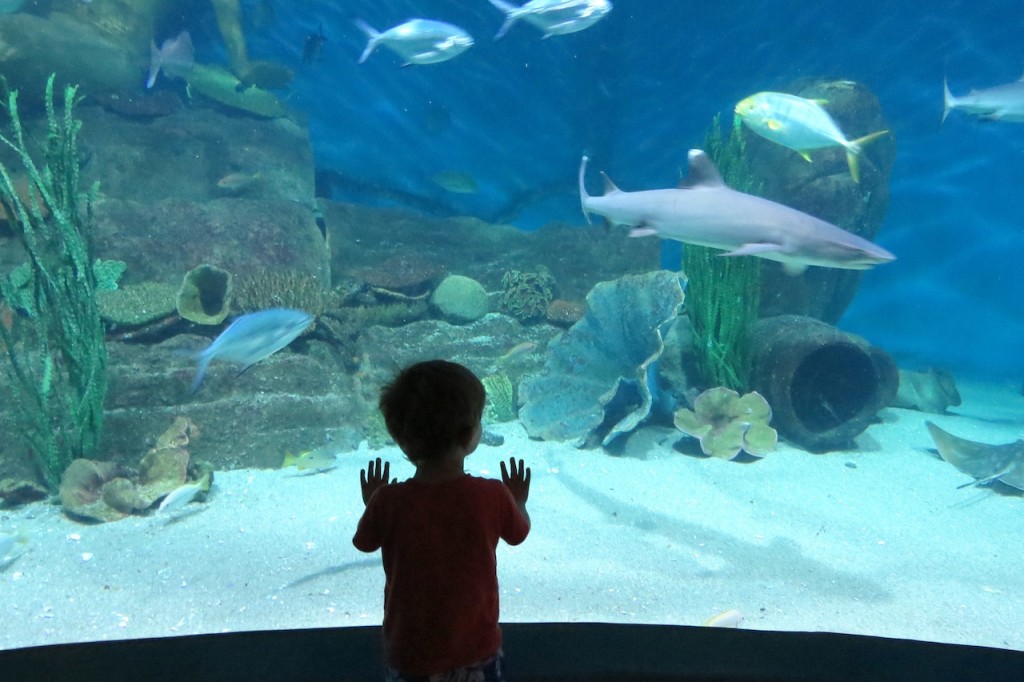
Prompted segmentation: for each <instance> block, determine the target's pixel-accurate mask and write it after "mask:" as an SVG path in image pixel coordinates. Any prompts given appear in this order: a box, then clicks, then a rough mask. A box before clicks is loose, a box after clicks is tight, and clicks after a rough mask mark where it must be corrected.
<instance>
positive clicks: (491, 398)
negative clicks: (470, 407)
mask: <svg viewBox="0 0 1024 682" xmlns="http://www.w3.org/2000/svg"><path fill="white" fill-rule="evenodd" d="M481 382H482V383H483V385H484V390H486V391H487V402H486V403H485V404H484V417H483V421H484V423H485V424H501V423H504V422H510V421H512V420H514V419H515V418H516V400H515V388H514V387H513V386H512V380H511V379H509V377H508V375H507V374H489V375H487V376H485V377H484V378H483V379H481Z"/></svg>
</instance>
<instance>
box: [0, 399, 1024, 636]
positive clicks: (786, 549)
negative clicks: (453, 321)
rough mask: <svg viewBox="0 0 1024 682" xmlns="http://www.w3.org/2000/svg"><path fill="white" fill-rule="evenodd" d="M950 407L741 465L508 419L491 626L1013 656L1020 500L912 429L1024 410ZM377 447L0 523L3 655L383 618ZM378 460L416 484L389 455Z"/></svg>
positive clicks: (1023, 514) (988, 421) (1006, 434)
mask: <svg viewBox="0 0 1024 682" xmlns="http://www.w3.org/2000/svg"><path fill="white" fill-rule="evenodd" d="M961 392H962V394H963V396H964V406H963V407H961V408H957V409H956V410H955V411H956V413H957V414H955V415H948V416H935V415H924V414H921V413H918V412H913V411H907V410H896V409H890V410H885V411H884V412H883V413H882V416H883V419H884V423H882V424H877V425H874V426H872V427H870V428H869V429H868V430H867V431H866V432H865V433H864V434H863V435H862V436H861V437H860V438H859V439H858V446H859V449H858V450H857V451H850V452H835V453H830V454H826V455H812V454H807V453H805V452H802V451H800V450H796V449H794V448H791V447H789V446H786V445H780V447H779V448H778V449H777V450H776V451H775V452H773V453H772V454H771V455H769V456H768V457H766V458H764V459H763V460H760V461H755V462H751V463H735V462H725V461H720V460H715V459H704V458H700V457H694V456H689V455H685V454H681V453H680V452H677V451H676V450H673V449H672V448H671V447H669V446H665V445H658V444H657V438H656V437H654V436H656V433H655V432H654V431H651V432H649V433H648V434H646V435H645V434H641V435H639V436H637V437H636V438H637V440H635V441H634V442H633V443H632V445H631V447H630V451H631V452H635V451H637V450H638V449H640V450H644V452H643V456H622V457H613V456H610V455H608V454H606V453H604V452H603V451H601V450H590V451H581V450H576V449H574V448H571V447H567V446H565V445H561V444H555V443H542V442H535V441H531V440H529V439H528V438H527V437H526V436H525V433H524V431H523V430H522V428H521V426H520V425H519V424H518V423H513V424H506V425H501V426H499V427H497V428H495V429H493V430H494V431H496V432H498V433H501V434H502V435H504V436H505V444H504V445H502V446H501V447H496V448H490V447H483V446H482V447H481V448H480V449H479V450H478V451H477V453H476V454H474V455H473V456H472V457H471V458H470V459H469V460H467V465H468V468H469V470H470V472H471V473H474V474H479V475H488V476H497V475H498V463H499V461H501V460H502V459H507V458H508V457H511V456H514V457H523V458H525V459H526V461H527V463H528V464H529V465H530V466H531V467H532V469H533V489H532V490H531V494H530V502H529V509H530V513H531V516H532V519H533V530H532V532H531V534H530V537H529V538H528V539H527V541H526V542H525V543H524V544H522V545H520V546H519V547H513V548H510V547H506V546H501V547H500V548H499V550H498V563H499V579H500V583H501V599H502V619H503V620H506V621H537V622H539V621H605V622H636V623H676V624H699V623H702V622H703V621H704V620H705V619H707V618H708V617H710V616H713V615H715V614H717V613H719V612H721V611H724V610H727V609H738V610H739V611H740V612H742V613H743V615H744V619H743V621H742V623H741V624H740V627H745V628H752V629H770V630H811V631H818V630H828V631H836V632H848V633H863V634H876V635H885V636H893V637H906V638H913V639H925V640H934V641H942V642H957V643H970V644H980V645H986V646H995V647H1004V648H1012V649H1022V650H1024V615H1022V614H1024V590H1021V585H1022V584H1024V568H1022V564H1021V547H1024V496H1021V495H1017V494H1013V493H1012V489H1009V488H1005V487H1004V488H1002V489H1001V492H993V491H991V490H989V489H987V488H978V487H973V486H972V487H967V488H962V489H960V488H958V486H960V485H961V484H964V483H968V482H970V481H971V479H970V478H969V477H968V476H966V475H965V474H962V473H960V472H959V471H957V470H956V469H954V468H953V467H952V466H950V465H949V464H946V463H945V462H943V461H941V460H939V459H937V458H936V456H935V455H934V453H930V452H929V448H932V447H933V446H932V443H931V440H930V438H929V436H928V433H927V431H926V429H925V428H924V426H923V424H924V421H925V420H926V419H932V420H934V421H935V422H937V423H938V424H939V425H940V426H943V427H944V428H946V429H948V430H949V431H951V432H953V433H954V434H956V435H958V436H961V437H964V438H970V439H974V440H978V441H984V442H989V443H1008V442H1011V441H1014V440H1016V439H1017V438H1020V437H1021V436H1022V435H1024V397H1022V396H1021V395H1020V394H1019V386H1009V385H1005V386H993V385H990V384H989V385H983V384H966V385H961ZM644 438H647V439H648V440H649V442H650V443H651V445H650V446H649V447H648V448H638V447H637V444H638V443H639V442H640V441H642V440H643V439H644ZM369 454H370V453H368V452H361V453H352V454H349V455H345V456H342V457H340V458H339V466H338V467H337V468H336V469H334V470H332V471H330V472H327V473H323V474H317V475H312V476H295V475H294V474H293V470H282V471H270V470H239V471H227V472H218V473H217V474H216V482H215V487H214V490H213V492H212V494H211V496H210V498H209V501H208V502H207V503H205V504H194V505H191V506H190V507H189V508H187V509H186V511H184V512H182V513H180V514H179V515H177V516H173V517H164V516H150V517H138V518H130V519H126V520H123V521H119V522H115V523H108V524H101V525H82V524H80V523H76V522H74V521H71V520H69V519H67V518H66V517H64V516H63V514H62V513H61V511H60V509H59V508H58V507H56V506H52V505H48V504H44V503H40V504H34V505H29V506H27V507H24V508H20V509H16V510H7V511H5V512H3V513H2V514H0V530H2V531H5V532H13V531H16V530H18V529H22V530H24V531H25V532H26V533H27V534H28V536H29V538H30V539H29V542H28V544H27V545H26V546H25V547H24V551H23V552H22V553H21V554H20V556H17V557H16V558H14V559H13V560H12V559H8V560H7V561H6V562H4V563H3V564H2V565H0V613H3V614H4V621H5V625H6V626H5V627H4V628H2V629H0V648H5V649H8V648H16V647H24V646H31V645H37V644H51V643H60V642H70V641H83V640H109V639H123V638H136V637H154V636H170V635H184V634H191V633H200V632H227V631H239V630H262V629H274V628H305V627H323V626H345V625H367V624H376V623H379V622H380V620H381V615H382V609H381V607H382V591H383V571H382V570H381V566H380V556H379V554H372V555H365V554H361V553H360V552H358V551H356V550H355V549H354V548H353V547H352V544H351V537H352V533H353V531H354V528H355V524H356V520H357V519H358V517H359V514H360V512H361V510H362V502H361V500H360V494H359V482H358V479H359V469H360V467H362V466H365V464H366V459H367V456H369ZM372 454H373V455H380V456H383V457H386V458H388V459H390V460H391V461H392V463H393V467H396V469H397V470H396V471H395V469H393V471H395V473H396V474H397V475H398V476H399V477H404V476H407V475H409V474H410V473H411V471H412V469H411V466H410V465H409V464H408V463H406V462H405V461H404V460H402V459H401V454H400V453H399V452H398V450H397V449H394V448H390V449H385V450H381V451H378V452H375V453H372ZM396 465H397V466H396ZM1008 493H1009V494H1008Z"/></svg>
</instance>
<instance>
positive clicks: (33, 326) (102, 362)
mask: <svg viewBox="0 0 1024 682" xmlns="http://www.w3.org/2000/svg"><path fill="white" fill-rule="evenodd" d="M53 83H54V77H53V76H52V75H51V76H50V78H49V80H47V83H46V95H45V103H46V119H47V135H46V141H45V145H43V159H44V166H43V168H39V167H38V166H37V165H36V163H35V161H34V160H33V159H32V156H31V155H30V153H29V149H30V148H35V146H36V144H35V143H34V142H33V143H32V144H29V141H27V140H25V136H24V132H23V129H22V125H21V118H20V116H19V113H18V104H17V102H18V93H17V92H16V91H12V92H8V93H7V97H6V102H5V104H6V113H7V115H8V122H9V125H10V133H9V137H8V136H3V135H0V141H2V142H3V144H5V145H6V146H7V147H9V148H10V149H11V150H12V151H14V152H15V154H16V156H17V157H18V159H19V161H20V163H21V165H22V167H23V168H24V170H25V173H26V175H27V177H28V179H29V181H30V191H29V192H28V194H29V201H27V202H26V201H23V200H22V197H21V196H20V195H19V194H18V192H17V191H16V189H15V186H14V184H13V181H12V177H11V171H10V170H9V169H8V167H7V166H6V165H2V164H0V204H2V205H3V207H4V210H5V212H6V213H7V215H8V216H12V217H13V221H12V222H11V227H12V230H13V232H14V234H15V236H16V237H17V238H18V239H19V240H20V241H21V242H22V244H23V246H24V247H25V250H26V251H27V252H28V254H29V258H30V260H29V267H30V268H31V279H32V284H31V288H30V291H31V304H30V305H29V306H28V307H27V308H23V309H24V310H26V311H27V312H28V319H26V320H23V322H24V324H19V325H18V327H17V328H16V330H15V328H11V329H8V328H7V326H6V325H0V345H2V346H3V348H4V349H5V350H6V360H7V362H5V363H3V365H4V371H6V372H7V374H8V377H9V378H10V380H11V381H10V383H11V385H12V386H13V389H14V400H12V401H10V404H11V409H13V410H14V411H15V413H16V415H17V419H18V421H19V422H20V423H19V426H20V427H21V428H20V432H21V433H23V434H24V436H25V439H26V441H27V442H28V444H29V447H30V449H31V450H32V452H33V454H34V456H35V457H36V460H37V462H38V464H39V468H40V471H41V472H42V474H43V476H44V478H45V479H46V483H47V485H48V486H50V488H51V489H55V488H56V487H57V485H58V483H59V481H60V477H61V474H62V473H63V471H64V469H65V468H67V465H68V463H69V462H71V461H72V460H74V459H77V458H83V457H88V456H89V455H91V454H92V453H93V452H94V451H95V450H96V447H97V444H98V443H99V438H100V433H101V431H102V428H103V401H104V398H105V397H106V394H107V349H106V346H105V345H104V338H103V336H104V332H103V322H102V320H101V319H100V315H99V310H98V308H97V305H96V287H97V284H96V273H95V271H94V269H93V247H92V224H93V215H92V205H93V200H94V198H95V196H96V192H97V187H96V186H95V185H94V186H93V187H92V189H91V191H90V192H89V193H87V194H85V195H84V197H85V206H80V204H79V202H80V200H81V198H82V195H81V194H80V192H79V187H78V173H79V168H80V163H81V158H80V156H79V154H78V131H79V128H80V126H81V122H80V121H77V120H75V118H74V106H75V102H76V92H77V90H76V88H73V87H70V88H67V89H66V90H65V91H64V107H63V111H62V112H61V115H60V116H58V113H57V111H56V110H55V108H54V102H53V87H54V86H53ZM44 207H45V209H46V210H45V211H44ZM47 213H48V216H47ZM22 267H24V266H22ZM23 272H24V271H23ZM22 294H23V292H19V291H16V290H14V289H12V281H11V280H10V278H4V279H2V280H0V296H2V297H3V299H4V300H5V301H8V303H9V305H11V306H14V305H19V301H22V302H24V300H23V299H24V296H23V295H22Z"/></svg>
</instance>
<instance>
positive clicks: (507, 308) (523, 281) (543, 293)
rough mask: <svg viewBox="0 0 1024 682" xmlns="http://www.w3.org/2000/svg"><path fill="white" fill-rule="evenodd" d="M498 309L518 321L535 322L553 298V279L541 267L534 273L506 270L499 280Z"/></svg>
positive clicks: (545, 310)
mask: <svg viewBox="0 0 1024 682" xmlns="http://www.w3.org/2000/svg"><path fill="white" fill-rule="evenodd" d="M501 289H502V291H501V295H500V296H499V297H498V307H499V309H501V310H502V311H504V312H506V313H508V314H509V315H511V316H512V317H514V318H516V319H518V320H522V321H525V320H536V319H539V318H541V317H544V315H545V314H546V313H547V309H548V304H549V303H551V300H552V299H553V298H554V297H555V292H554V289H555V278H554V277H552V275H551V273H550V272H548V270H547V268H545V267H543V266H541V267H540V268H538V270H537V271H536V272H522V271H520V270H508V271H507V272H506V273H505V274H504V275H503V276H502V278H501Z"/></svg>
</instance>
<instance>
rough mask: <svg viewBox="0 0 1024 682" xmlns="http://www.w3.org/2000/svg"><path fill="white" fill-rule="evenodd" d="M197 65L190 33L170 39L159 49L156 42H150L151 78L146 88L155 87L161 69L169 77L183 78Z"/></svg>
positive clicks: (186, 32)
mask: <svg viewBox="0 0 1024 682" xmlns="http://www.w3.org/2000/svg"><path fill="white" fill-rule="evenodd" d="M195 63H196V51H195V48H194V47H193V46H192V36H190V35H189V34H188V31H182V32H181V33H179V34H178V36H177V37H176V38H168V39H167V40H165V41H164V42H163V44H162V45H160V47H159V48H158V47H157V46H156V43H155V42H152V41H150V43H149V78H147V79H146V87H147V88H151V87H153V85H154V84H155V83H156V77H157V75H159V73H160V69H163V71H164V74H165V75H167V76H174V77H182V76H184V75H185V74H187V73H188V71H189V69H191V68H192V67H193V66H194V65H195Z"/></svg>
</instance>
